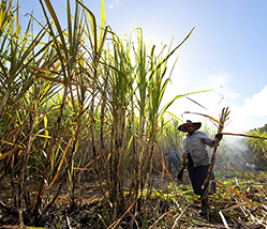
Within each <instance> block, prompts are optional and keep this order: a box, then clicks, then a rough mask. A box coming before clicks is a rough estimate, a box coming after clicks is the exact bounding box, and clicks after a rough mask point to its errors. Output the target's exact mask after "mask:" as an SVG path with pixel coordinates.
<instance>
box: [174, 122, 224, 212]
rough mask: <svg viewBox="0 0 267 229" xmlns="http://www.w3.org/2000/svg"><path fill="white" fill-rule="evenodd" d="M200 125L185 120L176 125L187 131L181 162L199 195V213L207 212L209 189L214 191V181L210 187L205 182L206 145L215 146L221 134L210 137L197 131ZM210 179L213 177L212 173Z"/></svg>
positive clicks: (207, 157) (207, 164)
mask: <svg viewBox="0 0 267 229" xmlns="http://www.w3.org/2000/svg"><path fill="white" fill-rule="evenodd" d="M200 127H201V122H192V121H190V120H187V121H186V122H185V123H183V124H181V125H180V126H179V127H178V130H180V131H182V132H187V135H186V137H185V139H184V140H183V151H182V164H183V166H184V167H186V166H187V170H188V172H189V177H190V180H191V184H192V187H193V190H194V193H195V194H196V195H200V196H201V210H200V215H206V214H207V212H208V207H209V206H208V195H209V193H210V191H213V192H215V191H216V185H215V182H212V184H211V189H210V188H209V187H210V186H209V182H207V183H205V184H204V182H205V180H206V177H207V175H208V170H209V166H210V163H211V161H210V157H209V155H208V152H207V150H206V145H208V146H210V147H214V146H216V145H217V144H218V143H219V141H221V139H222V137H223V135H222V134H216V135H215V139H214V140H212V139H210V138H209V137H208V136H207V135H206V134H205V133H203V132H201V131H197V130H198V129H199V128H200ZM211 179H214V175H213V174H212V176H211Z"/></svg>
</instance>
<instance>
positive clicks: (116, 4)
mask: <svg viewBox="0 0 267 229" xmlns="http://www.w3.org/2000/svg"><path fill="white" fill-rule="evenodd" d="M119 4H120V0H113V1H112V3H111V4H109V5H108V6H109V8H111V9H112V8H113V7H114V6H118V5H119Z"/></svg>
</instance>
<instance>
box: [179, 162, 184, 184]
mask: <svg viewBox="0 0 267 229" xmlns="http://www.w3.org/2000/svg"><path fill="white" fill-rule="evenodd" d="M183 175H184V166H183V167H182V168H181V169H180V171H179V173H178V175H177V179H178V180H179V181H181V182H182V179H183Z"/></svg>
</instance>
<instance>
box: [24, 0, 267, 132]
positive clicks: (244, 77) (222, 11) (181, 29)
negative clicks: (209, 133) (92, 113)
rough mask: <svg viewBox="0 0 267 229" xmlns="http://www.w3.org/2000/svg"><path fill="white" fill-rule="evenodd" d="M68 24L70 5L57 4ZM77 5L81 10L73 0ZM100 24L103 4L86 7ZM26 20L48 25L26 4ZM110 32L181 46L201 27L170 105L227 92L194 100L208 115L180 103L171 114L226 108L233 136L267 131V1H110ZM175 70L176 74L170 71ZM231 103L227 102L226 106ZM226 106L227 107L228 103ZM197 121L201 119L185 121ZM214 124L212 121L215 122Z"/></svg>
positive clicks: (60, 0) (34, 2) (30, 1)
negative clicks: (186, 96)
mask: <svg viewBox="0 0 267 229" xmlns="http://www.w3.org/2000/svg"><path fill="white" fill-rule="evenodd" d="M51 2H52V4H53V5H54V6H55V8H56V10H57V12H58V15H59V17H60V18H61V19H62V22H63V23H64V18H65V13H64V10H63V9H62V7H61V6H60V5H62V6H64V7H65V6H66V1H65V0H51ZM71 2H74V1H73V0H72V1H71ZM84 4H85V5H86V6H87V7H88V8H89V9H91V10H92V12H93V13H94V14H95V15H96V17H97V20H98V21H99V23H100V9H101V1H100V0H84ZM20 5H21V6H22V9H23V10H24V12H25V13H27V12H30V11H31V10H32V8H33V7H34V15H35V16H36V17H37V18H39V19H40V20H41V21H43V22H45V20H44V18H43V17H42V12H41V11H40V4H39V0H24V1H20ZM105 11H106V24H108V25H110V26H111V27H112V29H113V31H115V32H116V33H117V34H118V35H119V36H122V35H123V34H130V32H131V31H132V30H133V29H135V28H136V27H141V28H142V29H143V33H144V37H145V40H146V41H147V42H149V41H150V40H152V42H153V43H154V44H157V45H158V46H159V50H160V47H161V46H160V43H161V42H163V43H164V44H167V45H168V44H169V43H170V41H171V39H172V38H174V42H173V47H175V46H177V45H178V44H179V43H180V42H181V41H182V40H183V38H184V37H185V36H186V35H187V34H188V33H189V31H190V30H191V29H192V28H193V27H195V30H194V32H193V33H192V35H191V37H190V38H189V39H188V40H187V41H186V43H185V44H183V46H182V47H181V48H180V49H179V50H178V52H177V54H178V53H179V59H178V62H177V64H176V68H175V71H174V73H173V75H172V77H171V78H172V84H171V85H169V87H168V90H167V92H166V94H165V95H164V96H165V97H164V101H163V103H166V102H167V101H169V100H170V99H171V98H173V97H174V96H175V95H177V94H184V93H188V92H193V91H198V90H205V89H211V88H219V87H220V86H222V88H219V89H217V90H216V92H209V93H203V94H198V95H195V96H192V98H193V99H195V100H197V101H198V102H199V103H201V104H202V105H204V106H205V107H206V108H207V110H205V109H203V108H200V107H198V106H196V105H195V104H193V103H190V102H189V101H188V100H187V99H181V100H177V101H176V102H175V104H173V105H172V106H171V107H170V111H171V112H173V113H175V114H176V115H178V116H181V113H183V111H193V112H202V113H206V114H209V115H212V116H214V117H215V118H217V117H218V115H219V113H220V112H221V109H222V108H223V107H224V106H229V107H230V110H231V111H232V114H231V120H232V122H231V123H230V124H229V125H228V126H227V127H226V128H225V131H226V132H228V131H235V132H245V131H248V130H249V129H253V128H255V127H256V128H257V127H261V126H263V125H264V124H265V123H267V102H266V99H267V77H266V74H267V63H266V62H267V14H266V11H267V1H266V0H183V1H181V0H165V1H159V0H105ZM170 67H171V66H170ZM222 98H223V100H222ZM220 101H221V102H220ZM184 119H192V120H193V121H194V120H195V121H197V120H202V119H201V118H200V117H199V116H196V115H193V116H189V115H187V116H184ZM208 122H209V121H208Z"/></svg>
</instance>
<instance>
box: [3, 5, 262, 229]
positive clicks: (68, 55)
mask: <svg viewBox="0 0 267 229" xmlns="http://www.w3.org/2000/svg"><path fill="white" fill-rule="evenodd" d="M30 2H31V1H29V0H25V1H24V2H23V1H14V0H2V1H1V2H0V24H1V29H0V54H1V58H0V149H1V151H0V228H14V229H18V228H29V229H33V228H36V229H37V228H60V229H61V228H68V229H72V228H78V229H79V228H83V229H85V228H92V229H93V228H96V229H97V228H99V229H100V228H104V229H115V228H118V229H122V228H132V229H139V228H140V229H141V228H142V229H146V228H149V229H152V228H154V229H158V228H162V229H176V228H177V229H178V228H181V229H185V228H217V229H224V228H227V229H232V228H236V229H263V228H267V141H266V140H267V120H265V121H264V122H263V123H262V125H261V126H259V127H256V126H255V128H251V129H250V130H249V131H246V132H233V131H231V130H230V129H228V128H229V126H230V125H231V124H232V125H234V126H240V124H238V120H237V119H234V118H233V116H234V114H233V112H232V109H231V107H234V106H235V105H233V104H229V106H228V105H225V106H224V105H221V103H220V101H219V102H218V103H217V104H219V105H218V106H219V108H218V109H217V114H218V115H217V116H214V115H213V114H211V112H210V111H209V110H208V109H206V107H205V106H206V104H205V102H204V103H203V102H202V101H199V100H198V98H200V97H198V96H200V95H202V94H211V93H214V94H215V93H217V94H215V95H216V96H218V98H219V99H218V100H224V97H226V96H227V95H222V93H219V92H217V91H220V88H218V87H217V86H216V85H215V86H212V87H210V85H207V87H203V88H202V89H201V90H193V91H187V92H183V91H182V92H179V90H173V89H171V88H172V86H171V83H172V78H173V77H175V76H174V74H175V73H173V72H175V70H174V69H175V68H178V69H179V67H177V66H176V64H177V63H179V59H178V56H179V55H182V53H186V52H187V49H189V47H190V40H191V39H193V38H192V37H194V33H195V30H197V27H190V29H188V30H187V33H185V34H183V38H182V39H181V40H180V41H179V42H177V40H171V42H170V43H169V44H163V43H162V44H161V45H153V43H152V44H151V43H150V42H149V41H147V38H146V31H145V30H143V29H142V28H141V27H138V26H136V27H135V28H132V30H130V29H129V31H126V32H127V33H128V35H127V36H119V35H118V34H117V32H116V30H113V26H112V24H108V23H107V19H106V16H107V17H108V16H109V15H110V13H107V15H106V11H105V10H106V9H107V8H108V9H110V10H111V9H113V10H115V9H116V8H115V7H116V6H117V7H118V8H119V6H120V4H130V3H126V1H119V0H116V1H113V0H112V1H111V0H110V1H107V0H106V1H105V3H104V1H103V0H97V1H95V2H99V4H98V5H99V7H98V9H97V12H94V11H93V10H92V9H91V6H90V5H93V4H94V3H92V1H85V0H84V1H82V0H81V1H80V0H64V1H60V4H61V3H62V4H63V5H62V6H60V8H62V9H64V10H62V11H60V13H59V12H58V11H57V9H58V4H57V3H59V1H52V0H39V1H36V2H35V3H34V4H36V5H38V7H39V9H40V11H38V13H36V14H35V11H34V7H36V5H34V7H32V11H27V10H25V8H24V7H26V6H25V5H27V4H32V3H30ZM33 2H34V1H33ZM106 2H108V3H106ZM129 2H130V1H129ZM167 2H168V1H167ZM111 3H112V4H111ZM145 4H146V3H144V6H143V7H145ZM155 4H157V3H155ZM166 4H169V2H168V3H166ZM173 4H174V3H173ZM27 7H28V6H27ZM140 7H141V6H140ZM152 8H153V7H152ZM27 9H28V8H27ZM107 12H109V11H107ZM140 12H141V10H140ZM138 13H139V12H138ZM96 15H97V16H96ZM99 15H100V16H99ZM129 17H130V15H129ZM137 17H138V14H137ZM181 22H182V19H181ZM120 23H122V24H123V20H121V22H120ZM152 27H153V26H151V29H152ZM159 27H160V25H158V28H157V27H153V29H155V30H156V29H159ZM200 29H201V28H200ZM200 29H199V30H200ZM150 33H151V31H150ZM196 33H197V32H196ZM151 34H153V33H151ZM151 39H152V40H153V37H152V38H151ZM155 39H156V37H155ZM207 39H210V40H212V36H211V37H207ZM213 42H214V41H213ZM211 43H212V42H211ZM181 48H183V49H182V51H181ZM214 52H216V50H215V51H214ZM190 58H191V57H190ZM203 59H204V58H203ZM214 59H215V57H214ZM217 79H218V80H220V79H219V78H217ZM182 83H185V84H189V85H190V84H194V82H193V81H190V77H188V78H187V79H186V80H184V81H181V84H182ZM248 84H249V83H248ZM201 87H202V86H201ZM168 90H169V91H170V90H172V97H171V99H168V101H167V102H165V101H166V99H165V97H164V96H166V93H168ZM266 90H267V88H266ZM214 94H211V97H214ZM181 99H185V100H186V103H189V104H192V107H193V109H192V110H187V109H186V108H185V107H184V108H183V107H182V106H180V105H179V101H180V100H181ZM247 100H248V99H247ZM247 100H246V101H247ZM173 106H180V107H179V108H180V109H181V110H182V112H181V113H178V112H177V113H174V112H173V111H171V110H170V108H171V107H173ZM262 106H263V107H266V104H262ZM194 107H196V109H194ZM198 108H199V109H202V111H201V110H200V111H201V112H199V110H198ZM233 109H234V108H233ZM259 109H260V108H259ZM259 112H262V110H259ZM232 115H233V116H232ZM241 116H242V115H241ZM199 120H201V121H199ZM203 120H204V121H203ZM261 120H263V119H261Z"/></svg>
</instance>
